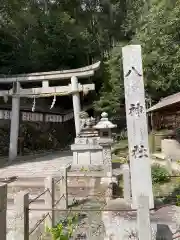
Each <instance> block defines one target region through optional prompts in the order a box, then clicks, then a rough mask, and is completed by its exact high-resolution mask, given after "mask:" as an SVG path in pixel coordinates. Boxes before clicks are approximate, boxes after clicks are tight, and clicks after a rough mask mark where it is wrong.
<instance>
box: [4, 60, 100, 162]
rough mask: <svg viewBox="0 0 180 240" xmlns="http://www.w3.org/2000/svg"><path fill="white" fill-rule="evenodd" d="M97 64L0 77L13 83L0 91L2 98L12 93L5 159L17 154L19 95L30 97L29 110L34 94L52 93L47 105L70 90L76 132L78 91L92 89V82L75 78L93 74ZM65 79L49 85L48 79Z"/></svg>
mask: <svg viewBox="0 0 180 240" xmlns="http://www.w3.org/2000/svg"><path fill="white" fill-rule="evenodd" d="M99 67H100V62H97V63H95V64H93V65H90V66H86V67H83V68H78V69H72V70H64V71H51V72H40V73H30V74H20V75H14V76H11V77H9V76H3V77H0V84H7V83H13V88H12V89H11V90H9V91H7V90H3V91H0V97H4V99H6V98H7V97H8V96H11V97H12V112H11V128H10V145H9V160H10V161H12V160H14V159H15V158H16V157H17V148H18V135H19V112H20V98H21V97H27V98H33V99H34V101H33V107H32V111H34V110H35V104H36V98H39V97H52V96H54V99H53V102H52V105H51V108H53V106H54V104H55V102H56V96H63V95H70V94H72V100H73V110H74V121H75V129H76V136H77V135H78V134H79V132H80V116H79V113H80V112H81V104H80V95H79V92H82V91H83V92H86V93H87V92H89V91H92V90H95V85H94V84H84V85H82V84H80V83H78V79H80V78H88V77H91V76H93V75H94V73H95V71H96V70H98V69H99ZM66 79H67V80H68V79H71V84H68V85H67V86H53V87H50V86H49V81H52V80H53V81H54V80H66ZM30 82H42V87H40V88H27V89H25V88H21V83H30Z"/></svg>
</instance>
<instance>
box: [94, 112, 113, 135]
mask: <svg viewBox="0 0 180 240" xmlns="http://www.w3.org/2000/svg"><path fill="white" fill-rule="evenodd" d="M116 127H117V125H115V124H113V123H112V122H110V121H109V119H108V114H107V113H105V112H103V113H102V114H101V120H100V121H99V122H98V123H97V124H96V125H95V126H94V128H95V129H97V130H98V131H99V135H100V137H101V138H112V129H113V128H116Z"/></svg>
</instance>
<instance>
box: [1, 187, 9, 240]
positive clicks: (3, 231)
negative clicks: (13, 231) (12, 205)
mask: <svg viewBox="0 0 180 240" xmlns="http://www.w3.org/2000/svg"><path fill="white" fill-rule="evenodd" d="M6 212H7V185H6V184H4V183H1V184H0V223H1V228H0V229H1V230H0V234H1V240H6Z"/></svg>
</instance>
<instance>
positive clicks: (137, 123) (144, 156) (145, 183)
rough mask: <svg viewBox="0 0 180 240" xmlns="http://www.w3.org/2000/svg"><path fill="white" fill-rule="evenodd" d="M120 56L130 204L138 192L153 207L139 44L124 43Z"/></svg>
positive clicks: (135, 205) (133, 204)
mask: <svg viewBox="0 0 180 240" xmlns="http://www.w3.org/2000/svg"><path fill="white" fill-rule="evenodd" d="M122 55H123V70H124V87H125V100H126V119H127V130H128V144H129V159H130V171H131V187H132V207H133V208H135V209H137V206H138V203H137V200H138V197H139V195H140V194H141V193H142V194H143V195H145V196H148V197H149V207H150V208H154V199H153V191H152V178H151V164H150V156H149V143H148V129H147V117H146V107H145V93H144V82H143V69H142V59H141V46H140V45H130V46H126V47H124V48H123V49H122Z"/></svg>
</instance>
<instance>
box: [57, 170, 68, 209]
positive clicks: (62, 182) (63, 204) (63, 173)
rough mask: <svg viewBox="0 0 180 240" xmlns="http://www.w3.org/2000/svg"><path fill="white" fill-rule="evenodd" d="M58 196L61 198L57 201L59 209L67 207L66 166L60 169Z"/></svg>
mask: <svg viewBox="0 0 180 240" xmlns="http://www.w3.org/2000/svg"><path fill="white" fill-rule="evenodd" d="M59 185H60V186H59V188H60V196H61V197H62V199H61V200H60V202H59V208H60V209H67V208H68V192H67V167H63V168H62V169H61V180H60V183H59Z"/></svg>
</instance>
